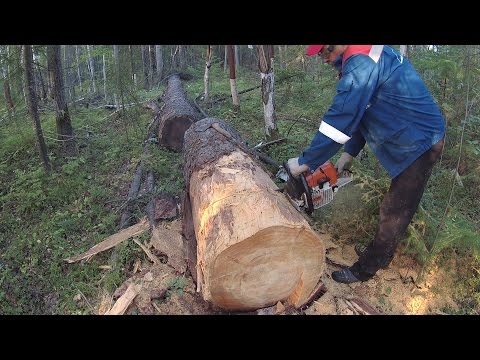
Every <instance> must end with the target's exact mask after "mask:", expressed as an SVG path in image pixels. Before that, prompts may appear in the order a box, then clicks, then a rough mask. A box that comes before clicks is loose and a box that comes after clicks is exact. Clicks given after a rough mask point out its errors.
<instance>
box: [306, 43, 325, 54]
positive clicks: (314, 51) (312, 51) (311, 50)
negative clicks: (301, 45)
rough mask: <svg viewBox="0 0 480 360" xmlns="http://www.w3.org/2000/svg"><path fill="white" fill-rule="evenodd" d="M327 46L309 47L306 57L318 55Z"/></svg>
mask: <svg viewBox="0 0 480 360" xmlns="http://www.w3.org/2000/svg"><path fill="white" fill-rule="evenodd" d="M324 46H325V45H308V47H307V51H305V55H307V56H312V55H317V54H318V53H319V52H320V51H321V50H322V49H323V47H324Z"/></svg>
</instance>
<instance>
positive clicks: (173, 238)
mask: <svg viewBox="0 0 480 360" xmlns="http://www.w3.org/2000/svg"><path fill="white" fill-rule="evenodd" d="M174 228H175V227H174V226H172V227H171V228H170V229H167V228H165V227H164V226H163V225H162V224H159V225H158V226H155V227H154V228H152V237H151V239H150V244H151V246H153V247H154V248H155V249H156V250H157V251H159V252H161V253H163V254H166V255H167V257H168V264H169V265H170V266H172V267H173V268H174V269H175V270H177V271H178V272H179V273H181V274H183V273H185V272H186V270H187V263H186V261H185V258H186V255H185V248H184V245H183V239H182V234H181V233H180V231H179V230H181V228H180V229H179V230H174Z"/></svg>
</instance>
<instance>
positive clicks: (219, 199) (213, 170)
mask: <svg viewBox="0 0 480 360" xmlns="http://www.w3.org/2000/svg"><path fill="white" fill-rule="evenodd" d="M214 124H218V125H214ZM212 125H214V126H213V127H212ZM218 126H220V127H221V128H222V129H223V130H225V131H228V132H229V133H230V134H231V135H232V136H231V137H233V138H234V139H235V140H236V141H232V140H231V139H229V137H226V136H225V135H224V134H223V133H222V132H220V131H218V130H216V129H215V128H216V127H218ZM238 143H240V136H239V135H238V133H236V132H235V131H234V130H233V129H231V128H230V127H229V126H228V125H227V124H225V123H224V122H223V121H221V120H219V119H214V118H205V119H203V120H200V121H198V122H196V123H194V124H193V125H192V126H191V127H190V128H189V129H188V130H187V131H186V133H185V146H184V162H185V168H184V176H185V182H186V195H185V200H184V202H183V204H184V206H188V205H189V204H190V207H191V208H190V209H183V213H184V214H191V215H190V218H189V217H188V216H186V215H184V222H185V224H183V228H184V235H185V237H186V240H187V242H188V243H187V246H186V247H187V249H191V248H192V242H195V241H196V263H195V265H196V269H192V268H190V272H192V273H194V272H195V273H196V282H197V291H201V292H202V295H203V297H204V299H205V300H207V301H211V302H212V303H214V304H215V305H217V306H219V307H221V308H224V309H228V310H241V311H243V310H253V309H259V308H264V307H267V306H270V305H273V304H276V303H277V302H278V301H284V300H287V301H288V302H289V303H291V304H292V305H293V306H295V307H297V308H298V307H300V306H302V305H303V304H304V303H305V302H306V301H307V300H308V299H309V297H310V295H311V294H312V292H313V291H314V290H315V288H316V285H317V284H318V282H319V280H320V276H321V274H322V272H323V268H324V265H325V247H324V244H323V240H322V238H321V237H320V236H319V235H317V234H316V233H315V232H314V231H313V230H312V229H311V228H310V226H309V225H308V222H307V221H306V220H305V219H304V217H303V216H302V215H301V214H300V213H299V212H298V211H297V210H295V209H294V208H293V207H292V206H291V204H290V203H289V202H288V200H287V199H286V198H285V196H284V195H283V194H282V193H280V192H278V191H276V190H278V188H277V186H276V185H275V183H274V182H273V181H272V180H271V178H270V177H269V176H268V174H267V173H265V171H263V169H262V168H261V167H260V166H259V165H258V164H256V162H255V161H254V160H253V159H252V158H251V157H250V155H249V154H247V153H246V152H244V151H243V150H242V149H241V148H240V147H239V146H238ZM188 264H189V267H191V264H192V261H191V260H190V261H188Z"/></svg>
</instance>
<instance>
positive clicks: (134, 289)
mask: <svg viewBox="0 0 480 360" xmlns="http://www.w3.org/2000/svg"><path fill="white" fill-rule="evenodd" d="M141 289H142V285H137V284H130V285H129V286H128V288H127V291H125V293H124V294H123V295H122V296H121V297H120V298H119V299H118V300H117V302H116V303H115V304H114V305H113V307H112V308H111V309H110V310H108V311H107V312H106V313H105V315H123V314H124V313H125V311H126V310H127V308H128V307H129V305H130V304H131V303H132V301H133V299H135V297H136V296H137V295H138V293H139V292H140V290H141Z"/></svg>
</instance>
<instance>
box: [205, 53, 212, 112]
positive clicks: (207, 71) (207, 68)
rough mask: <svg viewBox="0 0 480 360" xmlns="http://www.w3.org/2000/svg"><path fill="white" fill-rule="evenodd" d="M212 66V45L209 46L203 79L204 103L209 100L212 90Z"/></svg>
mask: <svg viewBox="0 0 480 360" xmlns="http://www.w3.org/2000/svg"><path fill="white" fill-rule="evenodd" d="M211 66H212V45H207V59H206V60H205V75H204V77H203V83H204V87H205V90H204V93H203V101H204V102H205V103H207V102H208V100H209V98H208V97H209V90H210V67H211Z"/></svg>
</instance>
